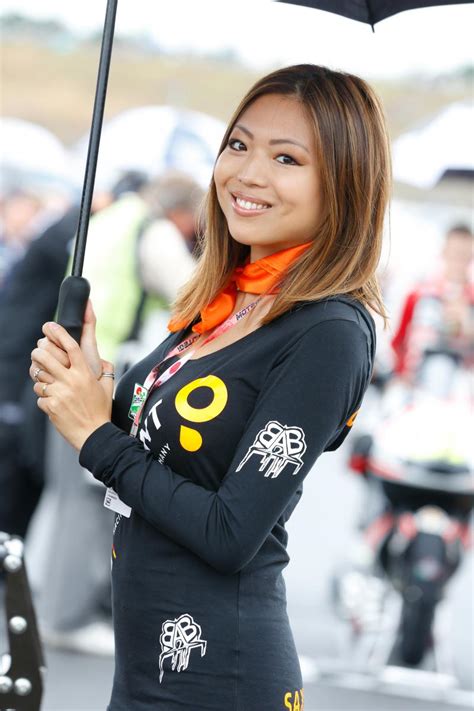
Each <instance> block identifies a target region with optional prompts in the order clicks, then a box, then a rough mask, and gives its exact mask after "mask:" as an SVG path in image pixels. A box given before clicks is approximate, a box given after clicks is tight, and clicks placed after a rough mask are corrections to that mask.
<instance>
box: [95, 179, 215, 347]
mask: <svg viewBox="0 0 474 711" xmlns="http://www.w3.org/2000/svg"><path fill="white" fill-rule="evenodd" d="M202 195H203V193H202V190H201V188H200V187H199V185H198V184H197V183H196V182H195V181H194V180H193V178H191V177H190V176H188V175H186V174H184V173H179V172H176V171H170V172H167V173H164V174H163V175H161V176H160V177H158V178H156V179H154V180H152V181H151V182H148V183H145V184H143V185H142V186H140V187H139V189H138V190H136V191H127V192H125V193H123V194H122V196H121V197H120V199H118V200H117V201H116V202H114V204H113V205H111V206H110V207H109V208H108V209H106V210H103V211H102V212H101V213H100V214H99V215H98V216H97V217H96V218H94V220H92V221H91V225H90V229H89V235H88V242H87V250H86V257H85V262H84V271H83V274H84V276H85V277H86V278H87V279H88V280H89V282H90V284H91V298H93V299H94V305H95V310H96V313H97V315H98V318H99V320H100V326H99V328H98V332H97V338H98V342H99V343H100V344H101V348H102V350H103V352H104V354H107V356H108V357H109V358H111V359H115V358H116V354H117V351H118V349H119V348H120V347H121V346H122V345H123V344H124V343H125V342H127V341H134V342H136V341H137V340H139V338H140V334H141V329H142V327H143V325H144V324H145V322H146V321H147V319H149V318H150V317H151V315H152V314H154V313H155V314H156V312H158V313H162V312H165V313H168V308H169V304H170V303H171V302H173V301H174V299H175V298H176V295H177V292H178V289H179V288H180V286H181V285H182V284H184V283H185V282H186V281H187V280H188V279H189V277H190V275H191V273H192V271H193V269H194V266H195V260H194V257H193V254H192V252H193V249H194V245H195V233H196V220H197V211H198V208H199V205H200V202H201V199H202Z"/></svg>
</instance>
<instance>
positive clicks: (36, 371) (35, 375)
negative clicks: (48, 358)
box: [33, 368, 43, 383]
mask: <svg viewBox="0 0 474 711" xmlns="http://www.w3.org/2000/svg"><path fill="white" fill-rule="evenodd" d="M42 372H43V368H35V372H34V373H33V378H34V379H35V380H36V382H37V383H39V378H38V375H39V374H40V373H42Z"/></svg>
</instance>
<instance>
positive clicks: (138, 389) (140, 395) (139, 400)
mask: <svg viewBox="0 0 474 711" xmlns="http://www.w3.org/2000/svg"><path fill="white" fill-rule="evenodd" d="M147 395H148V389H147V388H145V387H144V386H143V385H140V384H139V383H135V387H134V389H133V396H132V402H131V405H130V410H129V411H128V416H129V418H130V419H131V420H134V419H135V415H136V414H137V413H138V412H140V410H141V409H142V407H143V403H144V402H145V400H146V397H147Z"/></svg>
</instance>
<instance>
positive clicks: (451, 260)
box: [391, 224, 474, 380]
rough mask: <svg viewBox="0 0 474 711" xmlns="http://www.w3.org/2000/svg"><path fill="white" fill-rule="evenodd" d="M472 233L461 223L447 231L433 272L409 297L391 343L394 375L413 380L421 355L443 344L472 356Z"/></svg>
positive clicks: (473, 352)
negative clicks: (426, 350) (439, 257)
mask: <svg viewBox="0 0 474 711" xmlns="http://www.w3.org/2000/svg"><path fill="white" fill-rule="evenodd" d="M472 259H473V234H472V231H471V230H470V229H469V227H467V226H466V225H463V224H456V225H453V226H452V227H451V228H450V229H449V230H448V232H447V233H446V237H445V242H444V246H443V250H442V253H441V259H440V264H439V266H438V268H437V269H436V270H435V272H434V273H433V274H432V275H431V276H430V277H428V278H427V279H425V280H423V281H422V282H421V283H419V284H417V285H416V286H415V288H414V289H413V290H412V291H410V292H409V294H407V296H406V298H405V301H404V303H403V307H402V311H401V317H400V321H399V324H398V326H397V328H396V330H395V334H394V336H393V339H392V342H391V345H392V348H393V352H394V357H395V363H394V372H395V374H396V375H399V376H401V377H403V378H405V379H408V380H412V378H413V377H414V375H415V373H416V369H417V366H418V364H419V363H420V359H421V357H422V354H423V351H424V350H425V349H426V348H429V347H436V346H439V345H444V346H448V347H450V348H452V349H453V350H455V351H458V352H459V353H460V354H461V355H462V356H463V357H464V358H465V360H466V362H472V358H473V356H474V281H473V275H472Z"/></svg>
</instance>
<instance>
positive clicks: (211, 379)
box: [175, 375, 228, 452]
mask: <svg viewBox="0 0 474 711" xmlns="http://www.w3.org/2000/svg"><path fill="white" fill-rule="evenodd" d="M197 388H209V389H210V390H212V393H213V398H212V402H210V403H209V405H206V407H193V406H192V405H190V404H189V402H188V398H189V396H190V394H191V393H192V392H194V390H197ZM227 399H228V393H227V388H226V385H225V383H224V382H223V381H222V380H221V379H220V378H218V377H217V376H216V375H207V376H206V377H205V378H197V380H193V381H192V382H191V383H188V384H187V385H185V386H184V387H183V388H181V390H180V391H179V392H178V393H177V395H176V399H175V407H176V410H177V411H178V413H179V414H180V415H181V417H183V418H184V419H185V420H188V421H189V422H209V420H213V419H214V417H217V416H218V415H220V414H221V412H222V411H223V409H224V408H225V406H226V405H227ZM179 441H180V443H181V446H182V447H183V448H184V449H186V450H187V451H188V452H196V451H197V450H198V449H200V447H201V446H202V437H201V435H200V433H199V432H198V431H197V430H195V429H194V428H192V427H185V426H184V425H182V426H181V427H180V432H179Z"/></svg>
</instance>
